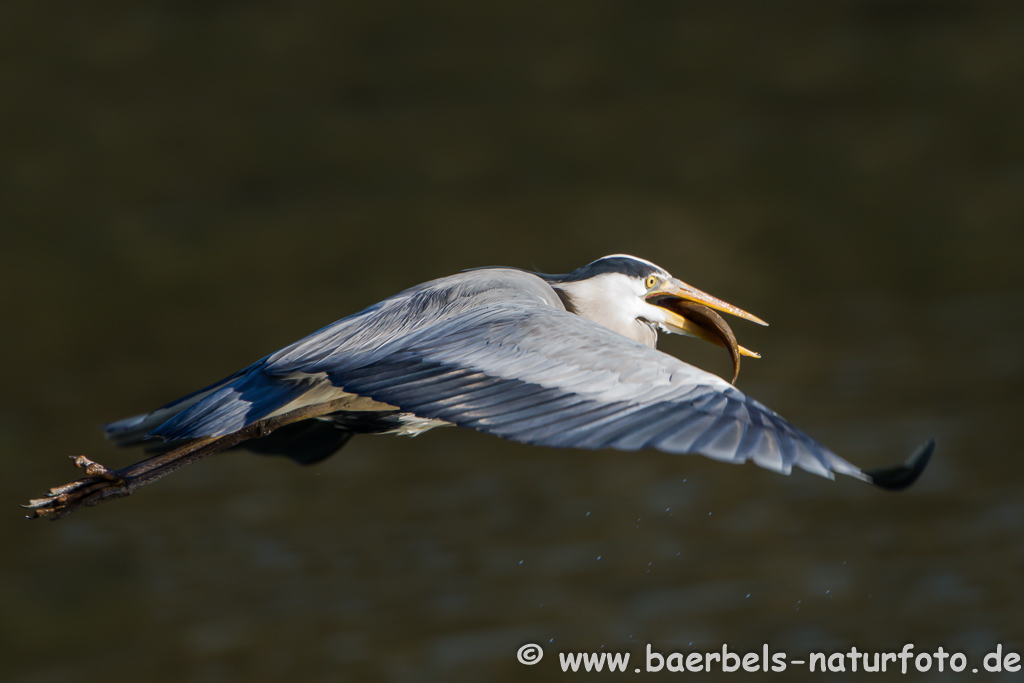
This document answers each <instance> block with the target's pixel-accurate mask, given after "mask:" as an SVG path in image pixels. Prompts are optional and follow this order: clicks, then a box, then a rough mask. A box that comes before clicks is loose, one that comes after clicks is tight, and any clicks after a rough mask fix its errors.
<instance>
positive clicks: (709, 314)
mask: <svg viewBox="0 0 1024 683" xmlns="http://www.w3.org/2000/svg"><path fill="white" fill-rule="evenodd" d="M644 298H645V299H646V300H647V302H648V303H651V304H653V305H655V306H658V307H660V308H662V309H664V310H665V311H666V313H667V315H666V318H667V320H666V325H667V326H668V328H669V330H670V331H672V332H675V333H677V334H685V335H689V336H691V337H697V338H698V339H703V340H704V341H708V342H711V343H712V344H717V345H718V346H721V347H724V348H726V349H728V350H729V354H730V355H731V356H732V364H733V377H732V381H733V382H735V381H736V378H737V377H738V376H739V372H740V356H749V357H751V358H760V357H761V356H760V354H758V353H756V352H754V351H751V350H750V349H746V348H744V347H742V346H740V345H739V344H737V343H736V336H735V335H734V334H733V333H732V329H731V328H730V327H729V325H728V323H726V322H725V320H724V319H723V318H722V316H720V315H718V314H717V313H715V311H716V310H717V311H722V312H723V313H729V314H730V315H735V316H737V317H740V318H744V319H745V320H750V321H752V322H755V323H757V324H759V325H767V324H768V323H766V322H765V321H763V320H761V319H760V318H758V317H757V316H756V315H753V314H751V313H747V312H746V311H744V310H743V309H741V308H737V307H736V306H733V305H732V304H730V303H726V302H724V301H722V300H721V299H718V298H716V297H713V296H711V295H710V294H708V293H707V292H702V291H701V290H699V289H697V288H696V287H691V286H690V285H688V284H686V283H685V282H681V281H680V280H677V279H675V278H672V279H671V280H663V281H661V282H660V283H659V284H657V285H655V286H654V287H653V288H652V289H651V290H650V291H648V292H647V294H646V295H645V297H644ZM712 309H713V310H712Z"/></svg>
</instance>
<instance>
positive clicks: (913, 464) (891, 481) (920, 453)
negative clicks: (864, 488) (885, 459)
mask: <svg viewBox="0 0 1024 683" xmlns="http://www.w3.org/2000/svg"><path fill="white" fill-rule="evenodd" d="M934 451H935V439H929V440H928V442H927V443H925V444H924V445H922V446H921V447H920V448H918V449H917V450H916V451H914V453H913V455H911V456H910V457H909V458H907V461H906V462H904V463H903V464H902V465H894V466H891V467H878V468H876V469H872V470H865V471H864V474H866V475H868V476H869V477H870V478H871V483H872V484H874V485H875V486H877V487H879V488H883V489H885V490H887V491H902V490H903V489H905V488H907V487H909V486H910V485H911V484H913V483H914V482H915V481H917V478H918V477H920V476H921V473H922V472H924V469H925V467H927V466H928V461H929V460H931V457H932V453H933V452H934Z"/></svg>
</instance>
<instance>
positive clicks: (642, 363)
mask: <svg viewBox="0 0 1024 683" xmlns="http://www.w3.org/2000/svg"><path fill="white" fill-rule="evenodd" d="M716 311H720V312H723V313H728V314H731V315H734V316H738V317H740V318H744V319H747V320H750V321H753V322H756V323H760V324H766V323H764V321H762V320H761V319H760V318H757V317H756V316H753V315H751V314H750V313H747V312H746V311H743V310H741V309H739V308H737V307H735V306H733V305H731V304H728V303H726V302H724V301H721V300H720V299H717V298H715V297H713V296H711V295H709V294H707V293H705V292H702V291H700V290H698V289H696V288H694V287H692V286H690V285H688V284H686V283H684V282H682V281H680V280H678V279H676V278H674V277H672V276H671V275H670V274H669V273H668V272H667V271H665V270H664V269H662V268H660V267H658V266H656V265H654V264H653V263H651V262H649V261H645V260H643V259H639V258H636V257H634V256H627V255H621V254H618V255H613V256H606V257H604V258H601V259H598V260H597V261H594V262H592V263H590V264H588V265H586V266H583V267H582V268H578V269H577V270H574V271H572V272H571V273H568V274H565V275H547V274H541V273H532V272H528V271H523V270H517V269H514V268H483V269H477V270H470V271H465V272H462V273H459V274H457V275H452V276H450V277H445V278H441V279H438V280H433V281H430V282H426V283H423V284H421V285H418V286H416V287H413V288H411V289H408V290H406V291H404V292H401V293H399V294H396V295H394V296H392V297H390V298H388V299H385V300H383V301H381V302H380V303H377V304H375V305H373V306H370V307H369V308H367V309H365V310H363V311H361V312H359V313H356V314H354V315H351V316H349V317H347V318H343V319H342V320H339V321H337V322H335V323H333V324H331V325H328V326H327V327H324V328H323V329H321V330H319V331H317V332H314V333H313V334H311V335H309V336H307V337H305V338H304V339H301V340H299V341H297V342H295V343H293V344H291V345H289V346H287V347H285V348H283V349H281V350H279V351H277V352H275V353H272V354H270V355H269V356H266V357H265V358H263V359H262V360H259V361H257V362H256V363H254V364H252V365H250V366H249V367H247V368H245V369H243V370H240V371H239V372H236V373H235V374H233V375H230V376H229V377H226V378H224V379H223V380H221V381H219V382H216V383H215V384H212V385H210V386H208V387H206V388H204V389H201V390H199V391H197V392H195V393H192V394H189V395H188V396H185V397H183V398H181V399H178V400H176V401H173V402H171V403H169V404H167V405H165V406H163V407H162V408H159V409H157V410H155V411H153V412H150V413H147V414H144V415H139V416H136V417H131V418H128V419H125V420H121V421H119V422H114V423H111V424H108V425H106V426H105V428H104V429H105V432H106V436H107V437H108V438H110V439H112V440H113V441H114V442H115V443H117V444H119V445H130V444H138V443H143V442H149V443H150V444H152V443H154V442H155V443H157V444H158V449H157V450H158V452H157V454H156V455H154V456H153V457H150V458H148V459H146V460H143V461H141V462H139V463H136V464H134V465H130V466H128V467H125V468H123V469H120V470H116V471H115V470H110V469H108V468H106V467H104V466H102V465H100V464H98V463H96V462H93V461H92V460H90V459H89V458H86V457H85V456H77V457H75V458H74V460H75V464H76V465H78V466H79V467H81V468H82V469H84V471H85V475H86V476H85V477H83V478H81V479H79V480H77V481H74V482H71V483H70V484H65V485H64V486H58V487H56V488H53V489H51V490H50V492H49V494H48V495H46V496H44V497H42V498H38V499H35V500H32V501H30V502H29V504H28V505H27V506H25V507H27V508H28V509H29V510H30V514H29V517H30V518H33V517H53V518H60V517H64V516H66V515H67V514H69V513H71V512H73V511H74V510H76V509H78V508H79V507H81V506H83V505H94V504H96V503H98V502H100V501H103V500H106V499H108V498H117V497H122V496H126V495H128V494H130V493H132V492H134V491H135V490H137V489H138V488H139V487H141V486H144V485H146V484H149V483H152V482H154V481H156V480H157V479H159V478H161V477H163V476H164V475H166V474H168V473H169V472H172V471H173V470H175V469H178V468H180V467H182V466H184V465H187V464H189V463H192V462H195V461H196V460H198V459H200V458H202V457H205V456H207V455H210V454H212V453H216V452H218V451H223V450H225V449H228V448H233V447H239V446H241V447H244V448H248V449H250V450H253V451H257V452H262V453H270V454H279V455H286V456H288V457H291V458H292V459H294V460H296V461H298V462H302V463H312V462H317V461H319V460H322V459H323V458H326V457H327V456H329V455H331V454H332V453H334V452H335V451H337V450H338V449H339V448H341V447H342V446H343V445H345V443H346V442H347V441H348V440H349V439H350V438H351V437H352V436H353V435H354V434H369V433H392V434H406V435H415V434H418V433H421V432H423V431H425V430H427V429H430V428H433V427H436V426H440V425H458V426H460V427H469V428H472V429H476V430H479V431H481V432H486V433H488V434H494V435H496V436H500V437H503V438H506V439H510V440H512V441H519V442H522V443H527V444H535V445H541V446H552V447H573V448H586V449H599V448H613V449H620V450H626V451H632V450H638V449H642V448H655V449H658V450H660V451H665V452H668V453H680V454H681V453H697V454H701V455H705V456H708V457H710V458H715V459H717V460H724V461H726V462H733V463H740V462H744V461H747V460H750V461H753V462H754V463H755V464H757V465H760V466H761V467H764V468H767V469H770V470H774V471H776V472H781V473H783V474H789V472H790V471H791V469H792V468H793V467H794V466H795V467H799V468H801V469H804V470H807V471H809V472H813V473H815V474H819V475H822V476H825V477H828V478H830V479H831V478H833V477H834V473H836V472H838V473H840V474H845V475H849V476H852V477H856V478H857V479H861V480H863V481H866V482H869V483H873V484H876V485H878V486H880V487H882V488H887V489H900V488H905V487H906V486H909V485H910V484H911V483H913V482H914V480H916V479H917V477H918V476H919V475H920V474H921V472H922V471H923V469H924V467H925V465H926V464H927V462H928V459H929V458H930V456H931V453H932V450H933V448H934V441H930V442H928V443H927V444H925V445H924V446H922V447H921V448H920V449H919V450H918V451H917V452H916V453H915V454H914V455H912V456H911V457H910V459H909V460H907V461H906V462H905V463H904V464H902V465H897V466H894V467H887V468H880V469H876V470H867V471H865V470H861V469H860V468H858V467H856V466H855V465H853V464H851V463H849V462H847V461H846V460H843V459H842V458H840V457H839V456H837V455H836V454H834V453H832V452H831V451H830V450H828V449H827V448H826V447H824V446H822V445H821V444H819V443H818V442H816V441H814V440H813V439H811V438H810V437H809V436H807V435H806V434H804V433H803V432H801V431H800V430H798V429H797V428H796V427H794V426H792V425H791V424H790V423H789V422H788V421H786V420H785V419H784V418H782V417H781V416H779V415H778V414H777V413H775V412H774V411H772V410H771V409H769V408H767V407H765V406H764V405H762V404H761V403H759V402H757V401H756V400H754V399H752V398H750V397H748V396H746V395H745V394H743V393H742V392H741V391H739V390H738V389H737V388H736V387H735V386H734V385H733V383H730V382H727V381H725V380H723V379H721V378H719V377H718V376H716V375H713V374H711V373H708V372H705V371H703V370H700V369H698V368H696V367H694V366H692V365H689V364H687V363H684V362H683V361H681V360H679V359H677V358H675V357H673V356H670V355H668V354H665V353H662V352H660V351H658V350H656V348H655V345H656V342H657V338H658V334H659V333H679V334H686V335H691V336H695V337H699V338H702V339H705V340H708V341H711V342H714V343H716V344H719V345H721V346H724V347H726V348H727V349H728V350H729V352H730V355H731V356H732V360H733V380H735V378H736V374H737V373H738V371H739V359H740V356H741V355H748V356H756V355H757V354H755V353H753V352H751V351H749V350H747V349H745V348H743V347H741V346H739V344H737V343H736V339H735V336H734V335H733V333H732V331H731V329H730V328H729V326H728V324H726V322H725V320H724V319H723V318H722V317H721V316H720V315H718V313H716Z"/></svg>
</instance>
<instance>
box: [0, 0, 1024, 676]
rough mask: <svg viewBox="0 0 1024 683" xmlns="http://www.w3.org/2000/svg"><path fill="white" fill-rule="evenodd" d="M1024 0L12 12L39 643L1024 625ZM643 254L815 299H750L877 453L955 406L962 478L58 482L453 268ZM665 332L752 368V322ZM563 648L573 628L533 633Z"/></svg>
mask: <svg viewBox="0 0 1024 683" xmlns="http://www.w3.org/2000/svg"><path fill="white" fill-rule="evenodd" d="M1018 7H1019V6H1018ZM1012 8H1013V5H1011V4H1009V3H1007V4H1005V5H1004V4H998V5H997V4H985V3H941V2H933V3H926V2H852V1H848V2H829V3H784V4H779V3H731V2H726V3H685V2H664V3H609V2H569V3H562V2H556V3H549V2H545V3H523V2H516V3H472V2H465V3H411V2H409V3H401V2H383V3H381V2H374V3H369V2H364V3H333V4H330V3H323V4H320V3H289V4H287V5H283V4H282V5H281V6H274V5H270V4H260V3H231V4H228V3H224V4H218V3H163V4H157V3H127V4H125V5H124V6H117V5H109V6H106V7H105V8H103V9H100V5H99V4H93V5H90V6H89V9H88V10H87V9H85V8H84V5H80V4H74V5H72V4H63V5H58V4H56V3H22V4H21V5H20V6H17V7H15V6H11V7H7V8H6V9H5V10H4V11H3V15H4V16H3V19H2V21H0V92H2V95H0V130H2V137H0V140H2V142H0V225H2V231H3V233H2V234H3V243H2V248H0V314H2V320H3V327H2V329H3V331H2V333H0V353H2V359H3V362H2V363H0V372H2V380H0V381H2V387H3V391H2V394H0V454H2V462H3V465H4V476H3V478H2V479H0V501H2V502H3V506H0V509H2V510H6V512H5V513H3V514H2V515H0V530H2V531H0V533H2V538H3V545H4V551H3V555H2V558H3V559H2V561H0V605H3V609H2V611H0V662H2V664H0V666H2V667H3V672H2V674H0V677H2V678H4V679H6V680H12V681H17V682H19V683H36V682H45V681H65V680H80V681H109V680H129V679H131V680H147V681H180V680H189V681H221V680H247V681H262V680H268V681H269V680H301V679H305V680H393V681H407V680H408V681H418V680H437V681H448V680H513V679H524V678H526V677H529V678H531V679H538V678H539V679H546V678H551V679H560V677H561V674H558V673H557V666H556V661H557V657H556V652H558V651H559V650H569V649H575V648H581V649H585V650H597V649H599V648H601V647H602V646H603V647H604V648H605V649H606V650H613V651H623V650H629V651H631V652H633V653H634V656H640V655H641V654H642V652H643V649H644V645H645V644H646V643H648V642H652V643H654V644H655V646H656V647H658V648H660V649H663V650H680V651H684V652H689V651H690V650H691V649H718V648H720V647H721V644H722V643H727V644H728V645H729V646H730V648H731V649H734V650H740V651H744V650H759V649H760V647H761V644H762V643H764V642H768V643H770V644H771V647H772V649H773V650H775V651H778V650H781V651H788V652H790V653H791V657H793V658H796V657H798V656H800V655H803V654H806V653H808V652H810V651H814V650H823V651H832V650H837V649H838V650H847V649H849V647H850V646H851V645H856V646H857V647H858V648H861V649H868V650H871V651H875V650H898V649H900V648H901V647H902V646H903V644H904V643H908V642H912V643H914V644H915V645H916V648H917V651H918V652H921V651H933V650H934V649H935V648H936V647H937V646H939V645H942V646H943V647H945V648H946V650H947V651H948V650H959V651H962V652H964V653H965V654H966V655H967V656H968V657H969V658H971V663H972V665H975V666H977V665H980V660H981V658H982V657H983V656H984V654H985V653H987V652H988V651H989V650H991V649H994V647H995V645H996V644H999V643H1001V644H1003V646H1004V648H1006V649H1010V650H1016V651H1018V652H1021V651H1024V627H1022V626H1021V623H1022V622H1021V614H1022V612H1024V583H1022V581H1021V576H1022V566H1024V544H1022V542H1021V541H1022V536H1024V496H1022V494H1024V486H1022V483H1021V475H1022V472H1024V466H1022V460H1021V446H1020V427H1019V421H1020V415H1021V413H1022V408H1024V399H1022V391H1021V389H1022V384H1024V359H1022V355H1021V350H1022V347H1024V275H1022V267H1021V258H1022V254H1024V230H1022V223H1024V155H1022V153H1024V123H1022V122H1024V107H1022V103H1024V12H1022V11H1021V10H1020V9H1012ZM616 252H626V253H632V254H636V255H638V256H642V257H646V258H649V259H652V260H654V261H656V262H657V263H659V264H660V265H662V266H664V267H666V268H667V269H669V270H670V271H672V272H673V273H674V274H675V275H677V276H679V277H681V278H682V279H684V280H686V281H688V282H690V283H692V284H694V285H696V286H698V287H700V288H702V289H705V290H707V291H710V292H711V293H713V294H715V295H718V296H720V297H722V298H724V299H726V300H728V301H731V302H733V303H735V304H737V305H739V306H741V307H743V308H745V309H747V310H750V311H752V312H754V313H756V314H757V315H760V316H762V317H763V318H765V319H767V320H768V321H770V322H771V324H772V326H771V327H770V328H767V329H765V328H758V327H756V326H754V325H750V324H748V323H744V322H741V321H737V322H736V323H735V324H734V330H735V331H736V333H737V336H738V337H739V339H740V342H741V343H743V344H744V345H746V346H748V347H750V348H754V349H756V350H758V351H760V352H762V353H763V355H764V358H763V359H762V360H760V361H754V360H748V361H746V362H745V363H744V365H743V372H742V373H741V376H740V381H739V386H740V388H742V389H743V390H745V391H747V392H748V393H750V394H752V395H753V396H755V397H757V398H759V399H761V400H762V401H764V402H766V403H768V404H769V405H771V406H772V407H774V408H776V409H777V410H779V411H780V412H781V413H782V414H784V415H786V416H787V417H789V418H790V419H791V420H793V421H794V422H795V423H796V424H797V425H799V426H801V427H802V428H804V429H805V430H806V431H808V432H809V433H810V434H811V435H813V436H815V437H817V438H819V439H820V440H822V441H824V442H825V443H827V444H828V445H829V446H831V447H832V448H833V449H834V450H836V451H837V452H839V453H840V454H842V455H844V456H846V457H848V458H849V459H851V460H853V461H854V462H856V463H858V464H862V465H864V466H874V465H878V464H884V463H888V462H890V461H893V460H898V459H901V458H903V457H905V455H906V454H908V453H909V452H910V451H911V450H912V449H913V448H914V447H915V446H916V445H918V444H919V443H921V442H923V441H924V440H925V439H927V438H928V437H931V436H934V437H936V438H937V439H938V441H939V448H938V451H937V453H936V456H935V460H934V463H933V465H932V466H931V468H930V469H929V470H928V471H927V472H926V473H925V476H924V477H923V479H922V481H921V482H920V484H919V485H918V486H917V487H915V488H914V489H911V490H910V491H908V492H906V493H903V494H899V495H893V494H887V493H884V492H879V491H876V490H874V489H871V488H870V487H867V486H864V485H862V484H860V483H858V482H856V481H851V480H844V481H839V482H836V483H831V482H828V481H826V480H823V479H819V478H815V477H812V476H810V475H806V474H804V473H796V474H794V475H793V476H792V477H790V478H786V477H781V476H778V475H776V474H772V473H770V472H766V471H762V470H759V469H756V468H754V467H730V466H727V465H722V464H720V463H715V462H710V461H705V460H704V459H701V458H689V457H673V456H668V455H663V454H659V453H655V452H644V453H618V452H599V453H591V452H582V451H577V452H573V451H555V450H546V449H539V448H530V447H526V446H519V445H516V444H509V443H505V442H502V441H500V440H498V439H494V438H489V437H485V436H482V435H479V434H475V433H471V432H462V431H461V430H454V429H453V430H439V431H437V432H434V433H431V434H429V435H427V436H424V437H421V438H417V439H415V440H407V439H406V440H403V439H398V438H394V437H363V438H358V439H356V440H355V441H354V442H353V443H352V444H350V445H349V447H347V448H346V449H345V451H344V452H343V453H342V454H341V455H340V456H339V457H336V458H333V459H331V460H328V461H326V462H324V463H322V464H320V465H317V466H314V467H312V468H301V467H297V466H294V465H292V463H290V462H287V461H283V460H282V461H278V460H273V459H266V458H256V457H254V456H247V455H245V454H241V453H235V454H229V455H224V456H221V457H218V458H213V459H210V460H208V461H204V462H203V463H201V464H198V465H196V466H193V467H190V468H188V469H186V470H183V471H181V472H179V473H176V474H174V475H173V476H171V477H169V478H167V479H165V480H163V481H161V482H160V483H159V484H158V485H155V486H153V487H151V488H149V489H145V490H143V491H141V492H139V494H137V495H136V496H134V497H132V498H131V499H128V500H124V501H118V502H115V503H111V504H109V505H104V506H102V507H100V508H97V509H94V510H86V511H83V512H81V513H78V514H76V515H74V516H73V517H71V518H68V519H67V520H64V521H63V522H60V523H56V524H50V523H47V522H35V523H29V522H26V521H23V520H21V519H20V516H21V515H20V511H19V509H18V508H17V504H18V503H21V502H24V501H25V500H27V499H28V498H30V497H34V496H37V495H39V494H41V493H43V492H44V491H45V489H46V488H47V487H49V486H52V485H55V484H58V483H62V482H64V481H67V480H68V479H70V478H72V477H73V476H74V475H75V472H74V470H73V468H72V467H71V465H70V463H69V462H68V460H67V458H66V456H68V455H72V454H78V453H86V454H88V455H89V456H91V457H93V458H95V459H97V460H100V461H101V462H104V463H106V464H109V465H112V466H121V465H124V464H127V463H128V462H130V461H132V460H133V459H135V458H136V456H137V455H138V454H137V453H129V452H117V451H115V450H114V449H112V448H111V447H110V446H109V445H107V444H105V443H104V442H103V441H102V437H101V435H100V432H99V430H98V426H99V425H100V424H101V423H103V422H104V421H108V420H111V419H116V418H120V417H124V416H126V415H130V414H134V413H137V412H141V411H145V410H148V409H151V408H153V407H155V406H157V405H160V404H162V403H164V402H166V401H168V400H170V399H172V398H176V397H177V396H179V395H182V394H184V393H187V392H189V391H192V390H193V389H195V388H197V387H199V386H202V385H205V384H207V383H209V382H211V381H213V380H215V379H218V378H219V377H222V376H224V375H226V374H228V373H231V372H233V371H235V370H237V369H238V368H240V367H242V366H244V365H246V364H248V363H250V362H252V361H254V360H256V359H257V358H260V357H261V356H263V355H265V354H266V353H269V352H271V351H273V350H275V349H276V348H278V347H280V346H282V345H284V344H286V343H288V342H291V341H293V340H294V339H297V338H299V337H300V336H303V335H305V334H306V333H308V332H310V331H312V330H314V329H316V328H318V327H320V326H322V325H324V324H327V323H329V322H331V321H333V320H335V319H337V318H340V317H343V316H345V315H347V314H349V313H352V312H355V311H356V310H359V309H360V308H362V307H364V306H366V305H369V304H371V303H373V302H375V301H377V300H379V299H381V298H383V297H385V296H387V295H390V294H393V293H395V292H397V291H399V290H401V289H403V288H405V287H407V286H410V285H413V284H416V283H418V282H420V281H423V280H425V279H429V278H433V277H439V276H442V275H446V274H449V273H452V272H456V271H458V270H460V269H464V268H469V267H475V266H482V265H492V264H503V265H511V266H518V267H524V268H536V269H540V270H546V271H549V272H563V271H566V270H569V269H572V268H574V267H577V266H579V265H582V264H584V263H586V262H588V261H590V260H592V259H594V258H597V257H600V256H602V255H605V254H608V253H616ZM663 348H664V349H665V350H667V351H669V352H672V353H674V354H677V355H679V356H681V357H683V358H684V359H687V360H689V361H691V362H695V363H697V364H699V365H701V366H702V367H705V368H708V369H710V370H713V371H715V372H718V373H720V374H724V373H727V372H728V369H729V364H728V359H727V357H726V354H724V353H723V352H722V351H721V349H717V348H714V347H710V345H706V344H702V343H699V342H696V341H694V340H685V339H673V340H668V341H667V342H665V343H664V344H663ZM599 557H600V559H598V558H599ZM748 596H749V597H748ZM550 639H554V640H553V642H549V641H550ZM525 642H537V643H541V644H543V645H544V646H545V647H546V648H547V650H548V656H547V657H546V658H545V659H544V660H543V661H542V662H541V663H540V664H538V665H537V666H535V667H533V668H532V669H529V670H527V669H525V668H524V667H522V666H521V665H519V664H517V663H516V662H515V659H514V657H515V652H516V649H517V648H518V647H519V646H520V645H522V644H523V643H525ZM632 675H633V674H630V676H632ZM965 675H969V674H965ZM795 677H797V678H798V676H795ZM934 678H937V677H932V678H930V680H931V679H934ZM949 680H952V678H949Z"/></svg>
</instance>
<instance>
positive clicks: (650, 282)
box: [644, 275, 658, 289]
mask: <svg viewBox="0 0 1024 683" xmlns="http://www.w3.org/2000/svg"><path fill="white" fill-rule="evenodd" d="M656 284H658V278H657V277H655V276H654V275H648V276H647V282H645V283H644V285H645V286H646V287H647V289H652V288H653V287H654V285H656Z"/></svg>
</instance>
